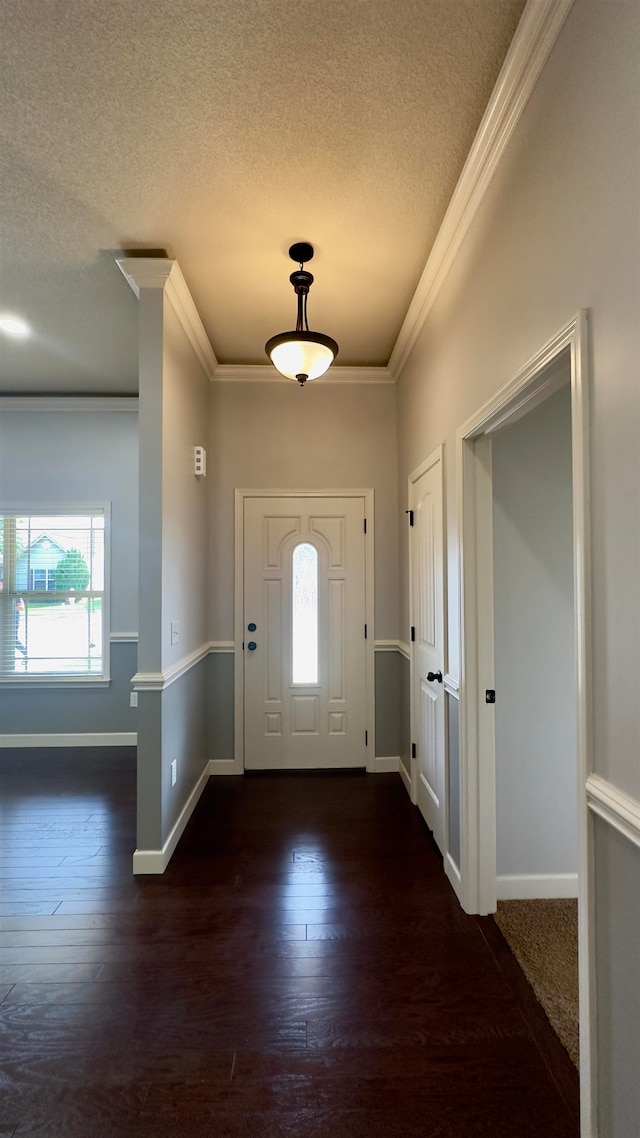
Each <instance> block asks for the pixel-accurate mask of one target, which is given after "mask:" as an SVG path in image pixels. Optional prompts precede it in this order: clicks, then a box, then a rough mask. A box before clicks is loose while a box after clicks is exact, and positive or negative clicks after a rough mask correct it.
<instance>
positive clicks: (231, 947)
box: [0, 749, 579, 1138]
mask: <svg viewBox="0 0 640 1138" xmlns="http://www.w3.org/2000/svg"><path fill="white" fill-rule="evenodd" d="M134 763H135V756H134V754H133V752H127V753H123V752H118V751H116V750H114V749H112V750H104V751H103V750H95V749H94V750H90V751H80V750H78V749H76V750H71V751H68V752H64V751H62V750H54V751H49V752H47V753H43V752H39V753H36V752H34V751H29V750H23V751H20V752H3V753H2V754H0V803H1V813H0V859H1V860H0V866H1V869H2V894H1V898H0V930H1V931H0V953H1V955H0V1005H1V1007H0V1021H1V1035H0V1047H1V1049H2V1064H1V1075H0V1078H1V1082H0V1135H2V1136H8V1135H11V1136H13V1135H16V1136H17V1138H26V1136H27V1135H55V1138H116V1136H118V1138H123V1136H127V1138H128V1136H131V1138H165V1136H167V1138H169V1136H171V1138H191V1136H194V1138H195V1136H197V1138H249V1136H250V1138H275V1136H285V1135H286V1136H288V1138H293V1136H296V1138H533V1136H535V1138H576V1136H577V1135H578V1132H579V1127H578V1120H577V1076H576V1073H575V1069H574V1068H573V1065H572V1064H571V1061H570V1060H569V1058H568V1056H566V1054H565V1052H564V1051H563V1049H562V1048H561V1046H560V1044H559V1043H558V1041H557V1040H556V1038H555V1036H554V1035H553V1032H552V1031H551V1028H550V1027H549V1026H548V1024H547V1023H546V1020H545V1018H544V1016H542V1018H540V1017H539V1014H536V1008H537V1005H536V1002H535V1000H533V1001H532V998H531V994H530V990H529V989H528V986H527V985H526V983H524V982H523V980H522V974H521V973H520V972H519V966H517V965H515V961H514V959H513V957H512V956H511V954H510V952H509V950H508V949H506V946H505V944H504V941H502V938H501V936H500V933H499V932H498V930H497V928H496V926H495V924H494V923H493V921H492V919H491V918H485V919H483V920H479V919H477V918H473V917H467V916H465V914H464V913H463V912H462V910H461V909H460V907H459V906H458V903H457V901H456V899H455V897H454V895H453V893H452V891H451V889H450V887H449V884H448V882H447V881H446V879H445V877H444V874H443V872H442V865H441V862H440V859H439V857H438V854H437V851H436V849H435V846H434V845H433V843H432V840H431V838H430V835H429V833H428V831H427V829H426V828H425V826H424V824H423V823H422V821H421V819H420V817H419V815H418V813H417V811H416V810H415V808H414V807H412V806H411V804H410V802H409V799H408V797H407V795H406V792H405V790H404V788H403V787H402V785H401V783H400V780H399V778H398V777H397V776H396V775H376V776H371V775H369V776H365V775H362V774H350V773H345V774H338V775H332V774H311V775H295V776H294V775H288V776H287V775H267V776H252V775H248V776H245V777H244V778H236V779H234V778H221V779H216V780H210V782H209V784H208V786H207V789H206V791H205V794H204V795H203V797H202V799H201V800H200V803H199V805H198V807H197V809H196V812H195V813H194V816H193V818H192V820H191V823H190V825H189V827H188V829H187V832H186V834H185V836H184V837H183V840H182V842H181V843H180V845H179V847H178V850H177V852H176V854H175V855H174V858H173V860H172V862H171V864H170V866H169V868H168V870H167V872H166V874H165V875H164V876H163V877H146V878H140V877H138V878H133V877H132V876H131V853H132V850H133V848H134V845H135V769H134ZM514 965H515V971H514ZM523 983H524V987H523ZM531 1001H532V1002H531Z"/></svg>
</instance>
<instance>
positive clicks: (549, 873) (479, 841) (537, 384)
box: [458, 313, 594, 1133]
mask: <svg viewBox="0 0 640 1138" xmlns="http://www.w3.org/2000/svg"><path fill="white" fill-rule="evenodd" d="M586 360H587V321H586V314H584V313H580V314H578V315H577V316H576V317H575V318H574V319H573V320H572V321H570V322H569V324H567V325H566V326H565V327H564V328H563V329H562V330H561V331H560V332H559V333H558V335H557V336H555V337H554V338H553V340H551V341H550V342H549V343H548V344H546V345H545V346H544V347H543V348H542V349H541V350H540V351H539V352H538V353H537V354H536V356H535V357H533V359H532V360H530V361H529V362H528V363H527V364H526V365H525V366H524V367H523V368H522V369H521V370H520V371H519V372H518V373H517V375H516V376H514V377H513V379H512V380H511V381H510V382H509V383H508V384H507V385H506V386H505V387H504V388H503V389H502V390H501V391H499V392H498V393H497V395H496V396H495V397H494V398H493V399H492V400H490V401H489V402H488V403H487V404H485V405H484V406H483V407H481V408H480V409H479V410H478V412H477V413H476V414H475V415H473V416H472V417H471V418H470V419H469V420H468V421H467V422H466V423H465V424H463V426H462V427H461V428H460V430H459V432H458V492H459V534H460V553H461V573H460V577H461V682H460V712H461V721H460V773H461V780H460V821H461V851H460V852H461V858H460V884H459V897H460V900H461V903H462V904H463V907H464V908H465V909H466V910H467V912H475V913H480V914H487V913H493V912H495V910H496V905H497V901H498V899H499V897H500V896H501V895H502V897H503V898H504V897H505V893H506V895H507V896H509V895H510V896H511V897H514V896H517V894H518V893H522V892H523V891H525V895H527V894H526V891H527V890H528V897H529V898H531V897H532V896H536V895H537V896H540V895H541V892H542V893H544V892H548V891H549V890H550V889H551V891H552V896H553V895H555V896H556V897H558V896H563V895H566V894H567V893H571V892H573V893H576V892H577V894H578V902H579V922H578V949H579V997H580V998H579V1005H580V1074H581V1098H582V1117H583V1126H584V1127H585V1132H587V1133H588V1132H589V1126H590V1119H591V1104H592V1099H593V1088H592V1076H593V1062H592V1052H591V1048H592V1041H593V1038H594V1031H593V1024H592V1014H593V999H592V997H591V992H590V985H591V982H592V981H591V977H592V975H593V970H592V965H591V962H592V960H593V949H592V944H593V926H592V910H593V906H592V902H591V896H592V889H593V882H592V880H591V875H590V858H589V851H590V845H591V835H590V831H589V821H588V816H587V802H586V792H585V784H586V780H587V776H588V773H589V771H590V769H591V763H590V753H591V732H590V723H589V710H588V709H589V699H588V691H589V682H590V674H589V648H588V642H589V604H588V598H589V566H588V518H589V513H588V475H587V456H588V441H587V429H588V416H587V364H586ZM563 388H564V389H565V390H564V392H563V391H562V389H563ZM554 399H555V400H556V403H557V404H558V406H559V405H560V404H562V402H563V400H564V399H566V400H567V404H566V406H565V412H567V415H566V418H567V419H568V424H567V428H566V433H565V436H564V437H565V440H566V441H565V444H564V445H565V449H566V446H568V445H570V448H571V457H570V463H569V464H567V462H566V459H567V456H566V453H565V455H564V459H563V458H562V440H561V438H559V439H558V440H557V442H558V446H557V448H556V449H557V453H556V455H555V458H554V463H555V464H556V467H557V466H558V463H559V464H560V466H562V463H563V462H564V464H565V465H564V471H565V476H567V475H569V474H570V487H569V488H567V487H566V486H565V487H564V490H563V493H565V496H566V494H568V499H569V504H570V509H569V508H567V510H566V511H565V514H564V524H565V525H566V523H567V521H568V522H569V525H570V531H571V533H572V548H571V551H570V561H571V565H570V570H571V577H572V580H571V586H572V588H571V596H570V597H568V586H567V582H568V580H569V577H568V575H567V567H566V558H567V550H566V544H565V546H564V553H560V552H559V550H558V547H557V543H556V545H555V551H554V553H553V557H552V565H553V569H551V568H550V567H549V566H547V567H546V569H545V570H544V571H542V570H541V568H540V564H539V562H540V550H538V551H537V552H535V554H534V552H533V551H532V549H531V548H530V547H531V544H532V543H533V544H535V541H534V540H533V535H535V532H536V526H537V530H538V531H539V533H538V536H539V537H540V540H541V541H542V544H543V545H544V543H545V542H546V544H547V546H548V547H549V548H548V550H547V553H548V554H549V555H550V554H551V551H552V550H553V549H554V542H553V541H550V534H549V533H548V532H547V533H546V535H545V525H544V524H540V519H539V518H538V519H536V518H535V517H533V518H532V519H531V526H530V532H529V535H528V538H526V539H524V538H523V535H522V534H520V535H518V534H516V533H515V528H516V527H514V526H513V524H512V523H513V518H512V517H511V518H509V516H508V513H509V511H506V513H505V510H504V505H505V502H504V501H503V502H500V500H499V499H500V494H501V493H502V495H503V497H504V499H505V500H509V498H510V497H511V496H513V494H514V487H513V486H512V485H509V474H508V466H509V463H508V461H506V460H505V453H504V452H505V451H506V452H508V451H509V447H511V450H512V451H513V450H514V440H516V444H515V449H516V450H517V444H518V443H519V445H522V442H523V439H519V440H518V437H517V430H519V431H520V434H521V435H522V436H523V438H525V437H526V434H527V432H528V431H529V429H530V428H531V435H532V438H533V437H534V436H535V431H534V430H533V428H534V426H535V418H534V416H536V415H537V416H538V418H539V419H540V421H541V423H542V422H544V420H545V418H547V419H550V418H552V411H553V409H554V404H553V402H552V400H554ZM547 401H549V402H548V403H547V406H546V407H545V406H544V404H545V403H546V402H547ZM519 423H520V424H521V425H520V427H518V424H519ZM548 425H549V424H547V426H548ZM554 429H555V430H556V433H557V434H558V423H557V422H556V424H555V428H554ZM510 430H512V431H514V432H516V433H514V434H513V435H512V436H509V435H508V433H507V432H508V431H510ZM559 433H560V434H561V433H562V432H561V431H560V432H559ZM539 443H540V435H539V436H538V444H539ZM534 449H535V448H534ZM501 452H502V453H501ZM507 458H508V455H507ZM511 458H513V454H512V455H511ZM557 474H558V471H557V470H556V475H557ZM500 480H501V482H502V487H501V489H500V488H499V486H498V482H499V481H500ZM538 481H542V483H543V484H544V481H545V480H544V479H542V480H539V479H538ZM549 481H550V482H551V483H552V482H553V479H550V480H549ZM545 493H546V495H547V499H549V498H550V496H551V499H552V497H553V493H554V491H553V488H552V486H549V485H547V486H546V489H545ZM515 497H517V495H515ZM523 501H524V499H522V497H521V500H520V502H519V503H518V502H515V501H513V502H511V503H510V509H511V508H512V507H515V506H517V507H518V509H519V510H520V511H522V509H523ZM539 505H540V504H538V506H539ZM543 508H544V507H543ZM501 511H502V513H501ZM534 513H535V511H534ZM494 522H495V523H496V525H495V527H494ZM559 524H562V523H561V522H560V523H559ZM510 526H511V532H509V527H510ZM494 528H495V531H496V532H494ZM536 540H537V539H536ZM496 542H497V543H498V545H499V549H497V548H496ZM509 542H510V543H511V545H510V546H509ZM527 542H528V544H529V548H524V547H525V546H526V545H527ZM518 544H519V546H520V548H518ZM496 553H498V554H499V557H500V564H499V567H498V566H497V564H496ZM507 554H508V555H509V556H510V557H511V558H512V560H515V561H516V562H517V561H518V558H520V563H519V565H518V569H519V572H520V573H523V572H524V573H528V574H529V577H530V584H531V583H532V582H533V581H534V578H535V576H536V574H538V576H542V577H546V581H543V582H542V585H543V586H544V587H540V588H537V589H536V600H535V604H533V605H532V606H530V607H531V608H532V609H533V611H525V612H524V614H523V612H522V609H523V607H524V606H523V601H522V595H520V597H519V598H518V596H517V592H518V589H521V587H522V581H521V580H520V581H518V580H517V574H516V573H515V571H513V566H512V567H511V569H512V573H511V577H510V578H509V575H508V574H506V575H505V558H506V556H507ZM563 561H564V568H563V569H562V573H561V576H562V584H560V582H559V579H558V580H556V581H555V585H554V588H555V594H562V600H563V605H562V606H561V607H562V609H563V617H562V621H563V622H564V627H565V635H564V640H563V643H562V649H561V650H562V653H563V664H562V667H561V670H562V673H563V677H564V678H565V679H567V684H566V686H565V687H564V696H565V699H566V701H569V702H570V705H571V713H572V714H570V715H569V714H567V712H566V708H564V707H563V700H562V699H561V700H559V702H558V704H557V706H556V711H557V708H558V707H561V708H563V710H562V715H561V720H562V723H559V724H558V728H557V730H554V725H553V723H552V722H551V719H552V716H549V717H548V718H547V719H546V721H545V716H544V710H545V701H544V696H545V694H547V695H548V694H549V691H550V686H551V685H552V684H553V683H554V658H553V657H554V651H560V649H559V647H558V644H555V643H551V642H553V640H554V635H555V632H556V631H557V629H555V628H554V629H552V628H551V624H550V622H549V620H548V619H547V618H546V617H545V620H544V621H542V622H541V621H540V614H539V613H538V617H537V620H538V625H539V626H541V627H545V628H546V629H547V635H548V637H549V638H550V643H549V645H548V646H547V647H548V648H549V652H548V660H546V659H545V644H544V639H543V638H542V637H541V636H540V634H539V632H536V613H535V607H536V605H540V604H542V605H544V604H545V603H549V596H550V593H549V587H550V582H549V576H550V574H551V572H553V573H555V574H559V573H560V568H559V565H560V562H563ZM514 582H516V586H514V584H513V583H514ZM538 585H540V582H538ZM497 587H499V588H500V589H501V590H502V591H504V589H505V588H514V592H515V596H514V598H512V600H513V604H512V606H511V610H509V605H508V604H507V605H505V604H504V600H505V598H504V595H503V592H502V593H501V596H500V604H499V605H498V604H497V603H496V595H497ZM551 591H552V593H553V591H554V590H553V589H552V590H551ZM545 598H546V600H545ZM557 599H558V596H557V595H556V600H557ZM514 613H516V614H517V619H516V620H515V627H514V620H513V614H514ZM556 615H557V614H556ZM521 618H522V619H523V620H524V624H526V623H527V621H528V634H526V633H525V632H524V631H523V629H524V625H523V623H522V621H521ZM505 624H506V627H505ZM567 625H568V626H569V627H570V635H571V641H572V643H571V645H570V651H569V645H568V643H567V635H569V634H568V633H567V631H566V630H567ZM571 657H572V658H571ZM568 659H569V663H568V664H567V660H568ZM523 660H524V661H525V664H526V666H525V664H523ZM541 661H542V662H541ZM527 668H528V669H529V672H528V674H527ZM543 672H547V675H546V676H545V675H544V674H543ZM569 673H571V674H570V675H569ZM499 678H500V683H501V685H502V693H503V696H502V699H503V703H502V705H501V706H499V705H500V700H501V691H500V686H499V684H498V679H499ZM545 680H547V681H548V685H549V686H548V687H546V686H545ZM528 684H532V685H533V687H534V688H535V689H536V691H535V692H534V691H533V690H529V691H528V690H527V685H528ZM540 693H542V695H541V694H540ZM553 695H554V697H555V696H557V695H558V693H557V692H554V693H553ZM528 697H529V698H528ZM549 702H550V706H551V703H552V700H551V699H550V701H549ZM516 704H517V706H518V708H519V711H520V714H522V713H523V710H524V715H525V719H527V717H528V720H529V728H530V729H532V731H533V735H537V744H536V745H537V747H538V754H539V753H540V747H541V746H542V744H543V739H544V733H545V731H546V732H547V741H548V740H549V739H552V740H553V745H554V746H555V747H556V755H555V759H556V761H555V762H554V761H553V758H552V759H551V761H550V762H549V763H548V769H547V774H546V776H545V778H544V779H543V778H542V777H538V776H541V773H542V772H541V769H539V768H538V767H537V766H536V761H537V760H536V761H534V760H533V759H532V757H531V755H530V754H529V755H527V753H526V746H528V741H527V745H526V746H524V751H525V753H524V755H523V754H522V753H521V752H522V749H523V742H522V740H523V736H522V734H521V735H520V739H519V740H518V738H517V732H518V730H519V729H520V727H521V726H522V724H520V725H519V724H518V723H517V718H518V716H517V713H516V706H515V705H516ZM541 724H542V728H541V727H540V725H541ZM525 726H526V725H525ZM510 731H511V733H512V734H511V737H510V736H509V732H510ZM514 732H515V734H514ZM530 733H531V732H530ZM514 748H515V753H516V760H515V761H514V759H513V755H514ZM518 748H520V753H518ZM560 751H563V752H564V753H565V754H566V753H567V751H568V752H569V753H570V755H571V760H572V763H573V770H572V771H571V770H569V767H568V764H565V769H564V770H563V772H562V775H560V771H559V768H558V766H557V757H558V753H559V752H560ZM546 758H547V759H549V756H546ZM505 772H506V774H505ZM509 779H511V784H510V783H509ZM571 783H573V792H572V791H571ZM543 784H545V785H544V786H543ZM561 786H562V787H563V788H564V789H563V790H562V794H563V795H564V801H563V802H560V803H558V802H554V803H553V805H552V806H551V807H550V808H549V809H547V806H548V804H549V803H550V802H551V801H552V799H553V795H554V790H555V793H556V794H557V792H558V790H559V789H560V787H561ZM547 795H548V797H547V802H546V803H545V802H544V801H543V799H544V798H545V796H547ZM518 796H520V798H521V799H524V798H526V797H527V796H531V797H532V798H533V799H535V798H536V797H537V799H538V801H537V802H536V801H533V802H528V804H527V806H528V808H530V809H528V817H525V815H523V813H522V812H521V813H520V826H521V832H519V833H516V832H515V830H516V828H517V827H516V825H515V824H514V817H515V816H516V815H517V810H516V809H515V808H514V801H515V799H517V797H518ZM569 799H570V800H571V801H569ZM571 811H573V814H574V822H573V824H572V825H569V827H568V829H569V830H570V831H572V834H573V837H571V836H570V835H567V836H568V838H569V840H568V844H565V845H564V847H563V841H564V839H563V836H562V834H561V830H562V817H561V816H562V814H563V812H564V813H565V814H566V813H567V812H568V813H571ZM554 812H556V813H557V822H558V825H557V826H556V825H555V823H553V814H554ZM541 817H543V818H544V824H543V825H542V826H541V825H540V819H541ZM523 818H524V820H525V822H526V824H524V825H523ZM552 823H553V824H552ZM549 826H551V829H552V830H553V831H554V832H553V833H551V832H548V833H547V838H546V840H547V844H548V847H549V848H548V849H547V850H543V849H542V845H543V843H544V832H543V833H541V831H544V830H545V829H547V830H548V828H549ZM571 842H573V856H574V857H575V852H576V849H577V857H575V862H574V864H575V869H576V872H577V882H576V881H575V877H574V874H573V872H572V865H571V849H570V846H571ZM536 843H537V844H538V850H537V853H536V851H533V852H534V854H535V856H536V857H537V859H538V860H537V862H536V861H534V862H530V864H532V865H533V866H534V869H533V870H527V866H526V860H525V854H526V851H527V847H528V846H529V847H531V848H529V854H531V853H532V847H533V846H535V844H536ZM554 856H557V860H556V862H555V863H554V862H553V860H552V859H553V857H554ZM544 857H547V858H548V860H546V861H545V860H543V858H544ZM560 865H561V866H562V869H560V868H559V867H560ZM543 878H546V880H544V881H543V880H541V879H543Z"/></svg>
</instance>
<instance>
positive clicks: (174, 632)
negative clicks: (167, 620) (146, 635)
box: [171, 620, 180, 644]
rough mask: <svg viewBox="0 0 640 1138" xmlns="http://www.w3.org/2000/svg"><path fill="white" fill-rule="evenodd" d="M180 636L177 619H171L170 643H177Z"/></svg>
mask: <svg viewBox="0 0 640 1138" xmlns="http://www.w3.org/2000/svg"><path fill="white" fill-rule="evenodd" d="M179 637H180V622H179V621H177V620H172V621H171V643H172V644H177V643H178V640H179Z"/></svg>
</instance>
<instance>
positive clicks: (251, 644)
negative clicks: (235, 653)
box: [247, 640, 258, 652]
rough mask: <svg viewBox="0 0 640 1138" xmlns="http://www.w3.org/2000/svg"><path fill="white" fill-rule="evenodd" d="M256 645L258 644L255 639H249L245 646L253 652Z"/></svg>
mask: <svg viewBox="0 0 640 1138" xmlns="http://www.w3.org/2000/svg"><path fill="white" fill-rule="evenodd" d="M257 647H258V645H257V644H256V642H255V640H250V641H249V643H248V644H247V648H248V649H249V651H250V652H255V650H256V648H257Z"/></svg>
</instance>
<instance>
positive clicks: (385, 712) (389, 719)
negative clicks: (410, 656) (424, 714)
mask: <svg viewBox="0 0 640 1138" xmlns="http://www.w3.org/2000/svg"><path fill="white" fill-rule="evenodd" d="M401 659H402V657H401V656H400V653H399V652H376V654H375V662H376V670H375V698H376V755H380V756H384V755H388V756H399V755H400V746H401V743H400V684H401Z"/></svg>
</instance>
